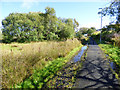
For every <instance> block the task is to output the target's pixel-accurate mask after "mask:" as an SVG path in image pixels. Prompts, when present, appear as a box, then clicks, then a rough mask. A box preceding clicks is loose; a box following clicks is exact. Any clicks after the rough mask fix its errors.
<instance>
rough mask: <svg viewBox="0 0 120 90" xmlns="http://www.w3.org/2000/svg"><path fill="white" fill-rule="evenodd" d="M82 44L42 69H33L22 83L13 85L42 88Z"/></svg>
mask: <svg viewBox="0 0 120 90" xmlns="http://www.w3.org/2000/svg"><path fill="white" fill-rule="evenodd" d="M81 47H82V45H80V46H79V47H77V48H75V49H74V50H72V51H71V52H70V53H69V54H68V55H66V56H65V57H62V58H57V59H55V60H53V61H49V63H48V64H47V65H46V66H45V67H44V68H43V69H37V70H34V73H33V74H32V76H30V77H29V78H28V79H26V80H25V81H24V82H23V83H21V84H19V85H16V86H14V87H15V88H42V87H43V86H44V85H45V84H46V83H47V82H48V81H49V80H50V79H51V78H53V76H54V75H55V73H56V72H57V71H58V70H60V69H61V68H62V66H63V65H65V64H66V62H68V61H69V59H70V58H72V56H73V55H74V54H75V53H76V52H77V51H79V50H80V48H81Z"/></svg>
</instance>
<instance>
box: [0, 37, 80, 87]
mask: <svg viewBox="0 0 120 90" xmlns="http://www.w3.org/2000/svg"><path fill="white" fill-rule="evenodd" d="M80 45H81V42H79V41H78V40H77V39H73V40H67V41H65V42H54V41H49V42H33V43H26V44H20V43H12V44H3V43H1V44H0V46H1V48H2V68H3V69H2V85H3V88H9V87H10V86H13V85H14V84H17V83H20V82H22V81H23V80H24V79H26V78H28V77H29V76H30V75H31V74H33V71H34V70H35V69H42V68H44V66H45V65H46V64H47V63H48V62H49V61H52V60H54V59H56V58H60V57H65V56H66V55H68V54H69V52H70V51H72V50H73V49H74V48H76V47H78V46H80Z"/></svg>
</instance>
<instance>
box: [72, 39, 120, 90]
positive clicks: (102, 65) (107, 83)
mask: <svg viewBox="0 0 120 90" xmlns="http://www.w3.org/2000/svg"><path fill="white" fill-rule="evenodd" d="M76 78H77V81H76V82H75V85H74V87H75V88H83V89H86V88H96V89H98V88H111V89H115V90H118V89H120V85H119V84H118V80H117V79H116V78H115V75H114V74H113V73H112V71H111V70H110V65H109V61H108V60H106V59H105V58H104V54H103V53H102V51H101V49H100V48H99V46H98V45H97V43H96V42H95V41H93V39H92V38H90V43H89V48H88V51H87V57H86V60H85V62H84V64H83V67H82V69H81V70H79V72H78V73H77V76H76Z"/></svg>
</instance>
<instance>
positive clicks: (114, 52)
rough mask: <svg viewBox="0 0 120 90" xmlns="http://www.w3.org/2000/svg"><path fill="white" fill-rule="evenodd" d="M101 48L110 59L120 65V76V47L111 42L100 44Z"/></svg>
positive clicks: (119, 67) (119, 72) (119, 71)
mask: <svg viewBox="0 0 120 90" xmlns="http://www.w3.org/2000/svg"><path fill="white" fill-rule="evenodd" d="M99 46H100V47H101V49H102V50H103V51H104V52H105V53H106V54H107V55H108V56H109V59H110V60H111V61H112V62H114V63H115V64H116V65H117V66H118V69H119V70H118V72H117V73H118V74H119V77H120V48H119V47H117V46H114V45H110V44H99Z"/></svg>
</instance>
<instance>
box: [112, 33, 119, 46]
mask: <svg viewBox="0 0 120 90" xmlns="http://www.w3.org/2000/svg"><path fill="white" fill-rule="evenodd" d="M112 40H114V41H115V45H116V46H118V47H119V48H120V33H115V34H114V37H113V38H112Z"/></svg>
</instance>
